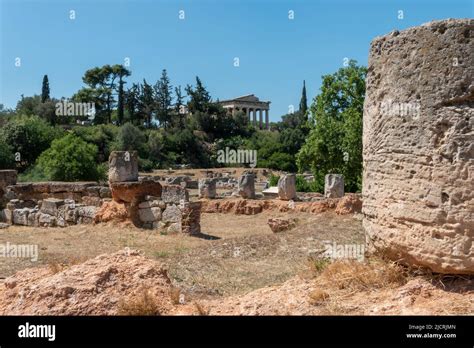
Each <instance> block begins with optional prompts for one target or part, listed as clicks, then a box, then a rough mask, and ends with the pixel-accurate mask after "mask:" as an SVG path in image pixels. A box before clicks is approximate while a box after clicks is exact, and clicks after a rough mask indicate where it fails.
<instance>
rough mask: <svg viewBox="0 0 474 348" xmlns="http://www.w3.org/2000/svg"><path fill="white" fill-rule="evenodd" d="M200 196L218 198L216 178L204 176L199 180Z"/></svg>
mask: <svg viewBox="0 0 474 348" xmlns="http://www.w3.org/2000/svg"><path fill="white" fill-rule="evenodd" d="M199 198H208V199H213V198H216V180H215V179H209V178H204V179H200V180H199Z"/></svg>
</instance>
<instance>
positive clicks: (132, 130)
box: [114, 123, 148, 158]
mask: <svg viewBox="0 0 474 348" xmlns="http://www.w3.org/2000/svg"><path fill="white" fill-rule="evenodd" d="M114 150H119V151H137V152H138V155H139V156H140V157H143V158H145V157H146V156H147V155H148V154H147V152H148V151H147V148H146V135H145V133H143V132H142V131H141V130H140V128H138V127H135V126H134V125H132V124H131V123H125V124H124V125H123V126H122V127H120V129H119V131H118V134H117V139H116V143H115V146H114Z"/></svg>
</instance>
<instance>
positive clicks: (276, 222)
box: [268, 218, 296, 232]
mask: <svg viewBox="0 0 474 348" xmlns="http://www.w3.org/2000/svg"><path fill="white" fill-rule="evenodd" d="M268 226H270V229H271V230H272V232H282V231H286V230H289V229H290V228H293V227H295V226H296V221H295V219H283V218H270V219H268Z"/></svg>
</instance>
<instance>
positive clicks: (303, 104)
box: [299, 80, 308, 115]
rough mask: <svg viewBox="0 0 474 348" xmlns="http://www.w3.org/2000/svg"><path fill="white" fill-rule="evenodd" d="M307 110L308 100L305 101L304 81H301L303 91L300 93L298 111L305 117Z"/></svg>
mask: <svg viewBox="0 0 474 348" xmlns="http://www.w3.org/2000/svg"><path fill="white" fill-rule="evenodd" d="M307 110H308V100H307V99H306V81H304V80H303V91H302V92H301V100H300V109H299V111H300V112H301V113H302V114H303V115H305V114H306V111H307Z"/></svg>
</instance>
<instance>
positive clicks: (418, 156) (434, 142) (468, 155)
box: [363, 19, 474, 274]
mask: <svg viewBox="0 0 474 348" xmlns="http://www.w3.org/2000/svg"><path fill="white" fill-rule="evenodd" d="M473 34H474V20H472V19H456V20H443V21H435V22H430V23H427V24H424V25H422V26H419V27H414V28H410V29H407V30H404V31H402V32H398V31H395V32H392V33H391V34H388V35H386V36H382V37H378V38H376V39H374V40H373V41H372V44H371V48H370V55H369V66H368V74H367V80H366V83H367V90H366V98H365V104H364V127H363V129H364V135H363V162H364V173H363V201H364V203H363V214H364V228H365V231H366V233H367V241H368V245H369V250H380V251H382V252H383V254H384V255H386V256H388V257H391V258H392V259H394V260H401V261H402V262H404V263H406V264H411V265H417V266H422V267H428V268H430V269H431V270H433V271H434V272H441V273H464V274H469V273H470V274H472V273H474V242H473V237H474V132H473V124H474V108H473V107H474V83H473V81H474V42H473V37H472V35H473Z"/></svg>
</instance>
